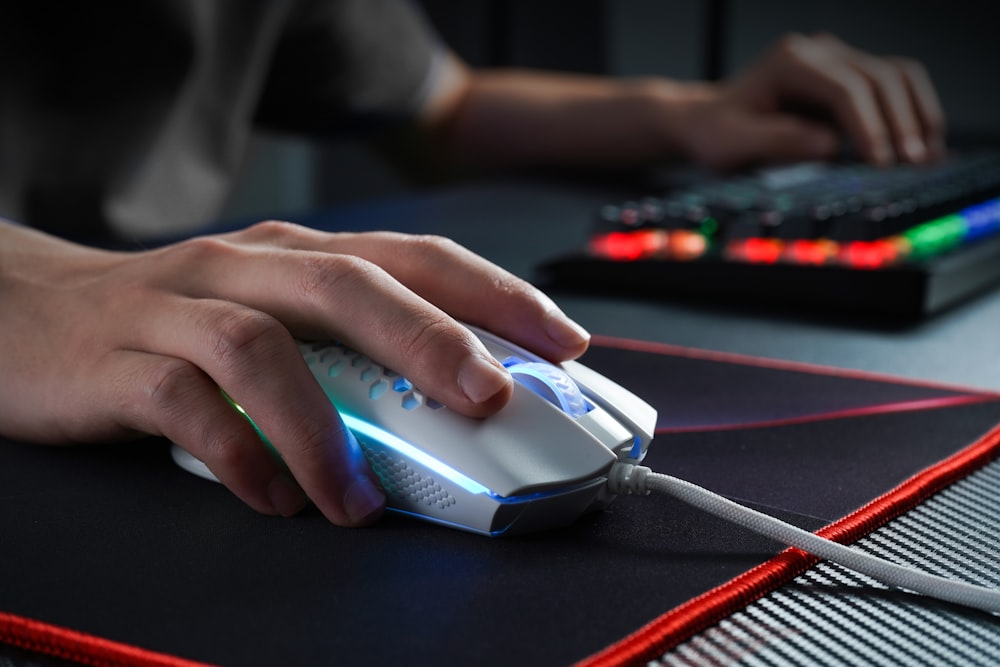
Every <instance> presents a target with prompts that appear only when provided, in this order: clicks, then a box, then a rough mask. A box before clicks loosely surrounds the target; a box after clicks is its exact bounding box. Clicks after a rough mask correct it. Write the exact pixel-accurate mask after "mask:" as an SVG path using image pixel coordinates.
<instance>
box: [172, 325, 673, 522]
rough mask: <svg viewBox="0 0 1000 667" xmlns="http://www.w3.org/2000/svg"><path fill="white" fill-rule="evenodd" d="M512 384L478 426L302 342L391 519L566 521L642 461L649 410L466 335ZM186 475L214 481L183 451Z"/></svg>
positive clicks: (386, 373) (180, 458)
mask: <svg viewBox="0 0 1000 667" xmlns="http://www.w3.org/2000/svg"><path fill="white" fill-rule="evenodd" d="M469 329H470V330H471V331H472V332H473V333H475V334H476V335H477V336H478V337H479V338H480V340H482V342H483V344H484V345H485V346H486V349H487V350H489V351H490V353H491V354H493V355H494V357H496V359H497V360H498V361H500V363H501V364H503V366H504V367H506V368H507V370H508V371H509V372H510V374H511V376H512V377H513V378H514V380H515V382H514V391H513V394H512V396H511V399H510V401H509V402H508V404H507V405H506V406H505V407H504V408H502V409H501V410H500V411H499V412H497V413H496V414H494V415H492V416H490V417H487V418H485V419H474V418H470V417H466V416H464V415H461V414H459V413H457V412H455V411H453V410H449V409H448V408H447V407H445V406H443V405H441V404H440V403H438V402H436V401H434V400H433V399H432V398H430V397H429V396H428V395H427V394H425V393H424V392H423V391H421V390H419V389H417V388H416V387H414V386H413V384H412V383H410V381H409V380H407V379H406V378H404V377H402V376H401V375H399V374H397V373H395V372H394V371H392V370H391V369H388V368H385V367H384V366H382V365H380V364H378V363H376V362H375V361H373V360H371V359H369V358H368V357H366V356H364V355H363V354H360V353H359V352H356V351H354V350H352V349H350V348H348V347H345V346H344V345H341V344H339V343H336V342H330V341H322V342H301V343H300V349H301V351H302V354H303V356H304V358H305V360H306V362H307V363H308V365H309V368H310V369H311V370H312V373H313V375H314V376H315V378H316V380H317V382H319V384H320V386H321V387H322V388H323V390H324V391H325V392H326V394H327V396H329V397H330V400H331V401H332V402H333V404H334V405H335V406H336V407H337V409H338V411H339V412H340V414H341V416H342V417H343V420H344V423H345V424H346V425H347V427H348V428H349V429H351V431H352V432H353V433H354V435H355V436H356V437H357V440H358V442H359V444H360V445H361V448H362V449H363V450H364V453H365V455H366V457H367V459H368V462H369V463H370V465H371V467H372V469H373V470H374V472H375V474H376V475H377V476H378V479H379V480H380V482H381V485H382V487H383V489H384V490H385V493H386V507H387V509H388V510H389V511H393V512H399V513H402V514H406V515H410V516H414V517H418V518H421V519H425V520H428V521H432V522H435V523H438V524H443V525H446V526H451V527H455V528H459V529H462V530H466V531H471V532H474V533H479V534H483V535H490V536H497V535H513V534H519V533H526V532H532V531H540V530H545V529H549V528H555V527H559V526H564V525H567V524H569V523H572V522H573V521H574V520H576V519H577V518H578V517H580V516H581V515H582V514H584V513H586V512H588V511H591V510H596V509H601V508H603V507H604V506H606V505H607V503H609V502H610V501H611V499H612V498H613V497H614V495H613V494H611V493H609V492H608V491H607V489H606V486H607V477H606V475H607V473H608V471H609V470H610V468H611V466H612V465H613V464H614V463H615V462H616V461H619V460H626V459H627V460H630V461H640V460H642V458H643V457H644V456H645V454H646V450H647V448H648V447H649V443H650V441H651V439H652V436H653V430H654V427H655V424H656V411H655V410H654V409H653V408H652V407H651V406H650V405H649V404H647V403H646V402H644V401H643V400H642V399H640V398H639V397H637V396H635V395H634V394H632V393H631V392H629V391H628V390H626V389H625V388H623V387H622V386H620V385H618V384H617V383H615V382H613V381H612V380H610V379H608V378H607V377H605V376H603V375H601V374H600V373H597V372H596V371H594V370H592V369H590V368H588V367H587V366H585V365H584V364H581V363H579V362H574V361H569V362H563V363H561V364H553V363H550V362H548V361H546V360H544V359H542V358H541V357H539V356H537V355H535V354H533V353H531V352H529V351H527V350H525V349H524V348H522V347H520V346H518V345H515V344H513V343H511V342H509V341H507V340H504V339H502V338H500V337H498V336H496V335H493V334H491V333H489V332H487V331H484V330H482V329H478V328H475V327H471V326H470V327H469ZM172 452H173V456H174V459H175V460H176V461H177V462H178V463H179V464H180V465H181V466H183V467H184V468H186V469H188V470H190V471H192V472H195V473H197V474H199V475H202V476H203V477H206V478H209V479H214V476H213V475H212V473H211V472H210V471H209V470H208V468H207V467H206V466H205V465H204V464H202V463H201V462H200V461H198V460H197V459H195V458H194V457H193V456H191V455H190V454H188V453H187V452H186V451H185V450H182V449H180V448H179V447H176V446H175V447H173V449H172Z"/></svg>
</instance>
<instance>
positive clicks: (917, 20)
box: [226, 0, 1000, 217]
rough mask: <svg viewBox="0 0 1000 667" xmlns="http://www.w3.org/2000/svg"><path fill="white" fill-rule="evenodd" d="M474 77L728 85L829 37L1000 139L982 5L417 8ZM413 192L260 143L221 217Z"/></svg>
mask: <svg viewBox="0 0 1000 667" xmlns="http://www.w3.org/2000/svg"><path fill="white" fill-rule="evenodd" d="M419 4H421V5H422V6H423V7H424V8H425V10H426V12H427V14H428V16H429V17H430V19H431V20H432V21H433V22H434V24H435V25H436V27H437V28H438V30H439V31H440V32H441V34H442V36H443V37H444V38H445V40H446V41H447V42H448V43H449V44H450V45H451V46H452V48H454V49H455V51H456V52H457V53H458V54H459V55H461V56H462V57H463V58H465V59H466V60H467V61H468V62H469V63H470V64H471V65H473V66H477V67H484V66H514V67H540V68H549V69H557V70H567V71H578V72H591V73H601V74H610V75H615V76H633V75H647V74H658V75H663V76H667V77H671V78H675V79H681V80H695V79H706V78H717V77H725V76H726V75H728V74H731V73H732V72H734V71H736V70H738V69H739V68H740V67H741V66H742V65H744V64H746V63H748V62H749V61H750V60H752V59H753V58H754V57H755V56H756V55H757V54H759V53H761V52H762V51H763V50H764V49H765V48H766V47H767V46H768V45H769V44H771V43H772V42H774V41H775V40H776V39H777V38H778V37H780V36H781V35H782V34H784V33H786V32H789V31H798V32H803V33H813V32H818V31H828V32H831V33H833V34H835V35H837V36H839V37H840V38H842V39H844V40H845V41H847V42H849V43H851V44H854V45H856V46H858V47H860V48H863V49H866V50H868V51H871V52H873V53H878V54H897V55H906V56H910V57H914V58H917V59H919V60H921V61H922V62H923V63H924V64H925V65H926V67H927V69H928V70H929V71H930V74H931V76H932V77H933V79H934V81H935V84H936V85H937V88H938V92H939V93H940V96H941V99H942V103H943V105H944V107H945V111H946V113H947V116H948V120H949V128H950V135H951V136H952V137H953V138H954V139H955V140H956V141H963V142H966V141H969V140H972V141H979V140H990V141H994V142H995V141H997V140H998V139H1000V86H997V85H996V81H997V78H998V77H997V69H998V65H1000V39H997V38H996V34H997V30H996V26H997V24H998V22H997V18H998V17H997V14H998V13H1000V10H997V9H996V8H995V7H993V6H992V5H991V3H985V2H981V1H979V0H931V1H925V2H919V3H914V2H906V1H905V0H874V1H873V0H838V1H837V2H797V1H795V0H728V1H724V0H575V1H574V2H573V3H572V5H571V6H572V11H567V7H569V6H570V5H569V4H567V3H565V2H556V1H554V0H420V2H419ZM408 187H410V186H409V185H408V184H407V183H405V182H404V181H402V180H401V179H400V178H399V177H398V176H397V175H396V174H395V173H394V172H393V171H391V170H389V169H388V168H386V167H385V166H384V165H383V164H381V163H380V162H379V161H378V160H377V159H376V158H374V157H373V156H371V155H370V154H369V152H368V151H367V149H366V148H365V147H364V146H363V144H362V143H361V142H360V141H351V140H347V139H339V140H337V141H335V142H332V141H331V142H327V143H323V144H320V145H316V144H315V143H310V142H307V141H306V140H303V139H298V138H292V137H285V136H275V135H262V136H260V137H258V139H257V141H256V142H255V144H254V147H253V151H252V156H251V160H250V162H249V164H248V167H247V170H246V172H245V175H244V178H243V181H242V183H241V187H240V188H238V190H237V192H236V194H235V195H234V197H233V199H232V201H231V203H230V206H229V208H228V209H227V211H226V217H258V216H265V215H284V216H288V215H290V214H292V213H295V212H298V211H308V210H314V209H316V208H321V207H323V206H326V205H330V204H334V203H340V202H343V201H345V200H349V199H368V198H371V197H377V196H384V195H387V194H393V193H396V192H399V191H400V190H403V189H406V188H408Z"/></svg>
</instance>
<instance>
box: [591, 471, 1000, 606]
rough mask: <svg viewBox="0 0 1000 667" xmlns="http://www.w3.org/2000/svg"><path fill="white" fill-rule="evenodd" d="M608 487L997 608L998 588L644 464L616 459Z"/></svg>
mask: <svg viewBox="0 0 1000 667" xmlns="http://www.w3.org/2000/svg"><path fill="white" fill-rule="evenodd" d="M608 488H609V490H611V491H612V492H613V493H619V494H625V495H631V494H636V495H648V494H649V493H650V492H651V491H656V492H658V493H663V494H667V495H670V496H674V497H675V498H677V499H679V500H681V501H683V502H685V503H687V504H689V505H692V506H694V507H697V508H699V509H701V510H704V511H706V512H708V513H710V514H714V515H716V516H718V517H721V518H723V519H726V520H727V521H731V522H732V523H736V524H739V525H741V526H743V527H744V528H748V529H750V530H752V531H754V532H755V533H758V534H760V535H764V536H765V537H770V538H772V539H774V540H777V541H779V542H781V543H782V544H787V545H789V546H793V547H796V548H798V549H802V550H803V551H806V552H808V553H811V554H812V555H814V556H818V557H820V558H823V559H825V560H828V561H832V562H834V563H839V564H840V565H843V566H845V567H849V568H851V569H852V570H854V571H856V572H860V573H862V574H866V575H868V576H870V577H872V578H874V579H877V580H879V581H881V582H883V583H885V584H888V585H890V586H895V587H897V588H902V589H905V590H909V591H913V592H916V593H920V594H923V595H926V596H928V597H933V598H936V599H939V600H945V601H948V602H954V603H956V604H960V605H964V606H966V607H972V608H975V609H980V610H983V611H987V612H991V613H1000V589H995V588H987V587H984V586H977V585H974V584H969V583H966V582H963V581H955V580H953V579H946V578H944V577H939V576H936V575H933V574H928V573H926V572H922V571H920V570H916V569H913V568H911V567H907V566H905V565H898V564H896V563H892V562H890V561H887V560H884V559H882V558H878V557H877V556H872V555H870V554H867V553H864V552H863V551H858V550H857V549H852V548H851V547H849V546H845V545H843V544H839V543H837V542H833V541H831V540H828V539H826V538H824V537H820V536H819V535H816V534H815V533H810V532H809V531H807V530H803V529H801V528H798V527H796V526H793V525H791V524H789V523H786V522H784V521H781V520H780V519H776V518H774V517H772V516H768V515H767V514H764V513H762V512H758V511H757V510H754V509H751V508H749V507H744V506H743V505H740V504H739V503H735V502H733V501H731V500H729V499H727V498H724V497H722V496H720V495H718V494H716V493H713V492H711V491H709V490H707V489H704V488H702V487H700V486H698V485H697V484H692V483H691V482H686V481H684V480H682V479H678V478H676V477H671V476H670V475H664V474H662V473H656V472H653V471H652V470H650V469H649V468H647V467H645V466H637V465H634V464H631V463H625V462H620V463H616V464H615V466H614V467H613V468H612V469H611V473H610V474H609V475H608Z"/></svg>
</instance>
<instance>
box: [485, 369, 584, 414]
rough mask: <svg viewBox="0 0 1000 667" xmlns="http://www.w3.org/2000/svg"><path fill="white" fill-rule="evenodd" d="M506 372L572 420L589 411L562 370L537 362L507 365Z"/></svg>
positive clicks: (571, 381)
mask: <svg viewBox="0 0 1000 667" xmlns="http://www.w3.org/2000/svg"><path fill="white" fill-rule="evenodd" d="M504 365H505V366H507V370H508V371H509V372H510V374H511V375H512V376H513V378H514V379H515V380H516V381H517V382H518V383H520V384H521V385H523V386H525V387H527V388H528V389H530V390H531V391H532V392H534V393H535V394H538V395H539V396H541V397H542V398H544V399H545V400H546V401H548V402H549V403H551V404H553V405H555V406H556V407H558V408H559V409H561V410H562V411H563V412H565V413H566V414H568V415H569V416H570V417H573V418H574V419H575V418H577V417H580V416H581V415H585V414H587V413H588V412H590V410H591V406H590V404H589V403H588V402H587V399H585V398H584V397H583V393H581V391H580V388H579V387H578V386H577V385H576V382H574V381H573V378H571V377H570V376H569V375H567V374H566V372H565V371H563V370H562V369H560V368H558V367H556V366H552V365H551V364H543V363H539V362H537V361H526V362H523V363H516V364H511V365H509V366H508V365H507V364H504Z"/></svg>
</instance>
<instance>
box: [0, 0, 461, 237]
mask: <svg viewBox="0 0 1000 667" xmlns="http://www.w3.org/2000/svg"><path fill="white" fill-rule="evenodd" d="M0 14H2V15H0V216H3V217H7V218H11V219H14V220H18V221H20V222H23V223H26V224H29V225H32V226H35V227H39V228H42V229H46V230H48V231H51V232H54V233H57V234H62V235H65V236H69V237H85V236H90V235H97V234H100V233H102V232H103V233H107V232H111V233H112V234H117V235H119V236H127V237H130V238H134V237H138V238H144V237H155V236H159V235H163V234H175V233H178V232H184V231H187V230H190V229H194V228H196V227H198V226H200V225H202V224H204V223H205V222H206V221H208V220H210V219H212V217H213V216H215V215H216V214H217V213H218V211H219V210H220V208H221V206H222V204H223V203H224V201H225V198H226V196H227V195H228V193H229V191H230V188H231V186H232V181H233V179H234V176H235V174H236V172H237V171H238V169H239V167H240V165H241V162H242V160H243V158H244V153H245V150H246V145H247V142H248V139H249V136H250V132H251V130H252V128H253V127H254V126H255V125H266V126H272V127H277V128H281V129H285V130H291V131H300V132H310V133H329V132H334V131H337V130H338V129H340V128H343V127H344V126H345V124H347V125H348V126H354V125H358V124H362V125H370V124H373V123H375V124H378V123H385V122H393V121H397V122H398V121H401V120H405V119H407V118H410V117H412V116H413V115H414V114H415V113H416V111H417V110H418V109H419V108H420V106H421V104H422V103H423V101H424V98H425V96H426V94H427V93H428V91H429V90H430V89H431V87H432V86H433V81H434V77H435V75H436V72H437V71H438V70H439V69H440V63H441V61H442V59H443V57H444V56H443V54H444V49H443V47H442V46H441V45H440V43H439V42H438V41H437V39H436V36H435V35H434V33H433V31H432V30H431V29H430V28H429V26H428V25H427V23H426V21H425V19H424V17H423V15H422V14H420V13H419V11H417V10H415V9H414V8H413V7H412V6H411V5H409V4H408V3H407V2H406V1H405V0H303V1H279V0H141V1H139V2H134V1H123V2H88V3H83V2H75V3H73V2H54V3H50V2H46V1H45V0H32V2H21V3H9V4H8V6H7V7H5V8H4V9H3V10H2V13H0Z"/></svg>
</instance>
